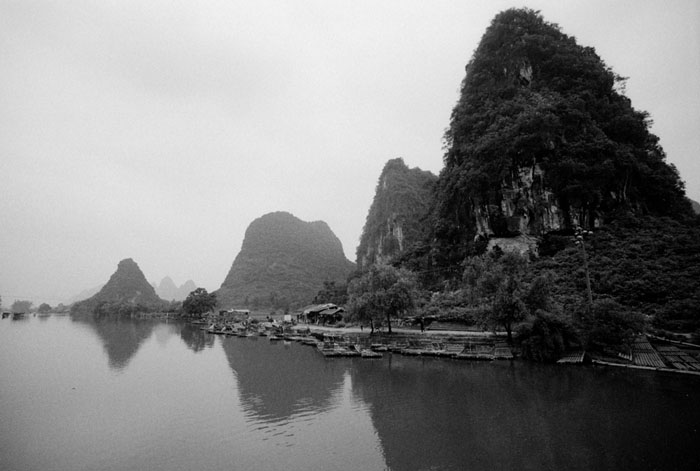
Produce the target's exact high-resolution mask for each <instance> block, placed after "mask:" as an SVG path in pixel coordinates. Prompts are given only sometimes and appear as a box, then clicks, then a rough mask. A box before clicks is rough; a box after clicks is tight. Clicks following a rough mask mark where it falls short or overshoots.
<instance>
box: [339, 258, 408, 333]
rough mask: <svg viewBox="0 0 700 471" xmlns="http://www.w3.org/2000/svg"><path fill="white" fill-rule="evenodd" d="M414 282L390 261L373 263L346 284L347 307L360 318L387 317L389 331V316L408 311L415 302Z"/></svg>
mask: <svg viewBox="0 0 700 471" xmlns="http://www.w3.org/2000/svg"><path fill="white" fill-rule="evenodd" d="M416 291H417V283H416V281H415V276H414V275H413V273H411V272H410V271H408V270H405V269H402V268H394V267H392V266H390V265H372V267H371V268H370V269H369V270H367V271H366V272H365V273H363V274H362V275H361V276H360V277H358V278H355V279H353V280H352V281H351V282H350V285H349V286H348V294H349V300H348V307H349V310H350V312H351V313H353V314H354V315H355V316H357V318H358V319H359V320H360V321H365V322H371V323H372V325H373V323H374V322H375V321H376V322H381V321H382V320H386V323H387V328H388V331H389V333H391V318H392V317H400V316H403V315H405V314H407V313H408V312H410V311H411V310H412V309H413V308H414V305H415V298H416Z"/></svg>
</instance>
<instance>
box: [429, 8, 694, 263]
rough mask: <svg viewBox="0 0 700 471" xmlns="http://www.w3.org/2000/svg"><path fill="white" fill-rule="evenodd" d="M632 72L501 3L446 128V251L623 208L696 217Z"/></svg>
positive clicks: (567, 225) (441, 191) (440, 203)
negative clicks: (638, 100)
mask: <svg viewBox="0 0 700 471" xmlns="http://www.w3.org/2000/svg"><path fill="white" fill-rule="evenodd" d="M624 81H625V79H624V78H622V77H620V76H618V75H617V74H616V73H615V72H613V71H612V69H611V68H609V67H608V66H607V65H606V64H605V63H604V62H603V61H602V60H601V59H600V57H599V56H598V55H597V54H596V52H595V50H594V49H593V48H590V47H585V46H580V45H578V44H577V43H576V40H575V39H574V38H573V37H570V36H567V35H566V34H564V33H563V32H562V31H560V29H559V28H558V27H557V26H556V25H553V24H550V23H547V22H545V21H544V19H543V18H542V17H541V16H540V15H539V13H537V12H534V11H532V10H529V9H511V10H507V11H505V12H502V13H500V14H498V15H497V16H496V17H495V18H494V20H493V21H492V23H491V25H490V26H489V28H488V29H487V30H486V32H485V34H484V36H483V37H482V40H481V42H480V44H479V46H478V48H477V49H476V51H475V53H474V56H473V57H472V59H471V61H470V62H469V63H468V65H467V67H466V76H465V78H464V80H463V82H462V88H461V96H460V98H459V101H458V103H457V105H456V106H455V108H454V110H453V111H452V116H451V119H450V125H449V129H448V130H447V132H446V136H445V137H446V148H447V152H446V154H445V156H444V168H443V170H442V172H441V174H440V179H439V183H438V191H437V193H436V205H437V208H438V211H437V214H436V217H437V221H436V223H435V225H436V228H437V229H436V234H435V235H436V238H437V240H438V241H440V243H441V244H440V247H439V249H440V250H439V252H440V255H441V256H443V257H446V258H447V259H449V260H451V261H458V260H461V259H462V258H463V257H464V255H466V254H467V253H469V251H470V249H471V248H472V246H473V244H474V240H475V236H478V235H482V236H485V237H489V236H496V237H511V236H515V235H519V234H530V235H533V236H540V235H542V234H545V233H548V232H551V231H557V230H568V229H571V228H572V227H573V226H577V225H580V226H583V227H585V228H593V227H597V226H600V225H601V224H604V223H605V221H606V220H607V219H608V218H609V217H610V215H611V214H613V213H615V212H616V211H617V210H620V209H624V210H626V211H631V212H632V213H633V214H637V215H653V216H671V217H673V218H676V219H677V218H687V217H688V216H689V214H691V213H690V211H691V210H690V204H689V201H688V200H687V199H686V198H685V197H684V196H685V195H684V187H683V183H682V182H681V180H680V178H679V175H678V173H677V171H676V169H675V168H674V167H673V166H672V165H669V164H667V163H666V161H665V155H664V151H663V149H662V148H661V147H660V145H659V139H658V138H657V137H656V136H654V135H653V134H651V133H650V132H649V125H650V120H649V117H648V115H647V114H646V113H645V112H642V111H638V110H635V109H634V108H633V106H632V103H631V101H630V100H629V98H627V97H626V96H625V95H624V92H623V90H624ZM477 241H478V238H477Z"/></svg>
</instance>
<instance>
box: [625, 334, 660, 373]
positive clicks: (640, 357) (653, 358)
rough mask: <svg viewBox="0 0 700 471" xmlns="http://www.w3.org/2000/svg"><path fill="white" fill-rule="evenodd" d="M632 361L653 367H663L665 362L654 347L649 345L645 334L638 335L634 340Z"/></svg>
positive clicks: (638, 364)
mask: <svg viewBox="0 0 700 471" xmlns="http://www.w3.org/2000/svg"><path fill="white" fill-rule="evenodd" d="M632 363H634V364H635V365H637V366H651V367H654V368H665V367H666V363H664V361H663V359H662V358H661V357H660V356H659V354H658V353H657V351H656V350H654V347H652V346H651V344H650V343H649V341H648V340H647V338H646V337H645V336H639V337H637V338H636V339H635V340H634V345H633V346H632Z"/></svg>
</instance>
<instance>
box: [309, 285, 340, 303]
mask: <svg viewBox="0 0 700 471" xmlns="http://www.w3.org/2000/svg"><path fill="white" fill-rule="evenodd" d="M313 302H314V304H327V303H333V304H337V305H339V306H342V305H344V304H346V303H347V302H348V287H347V285H346V284H344V283H343V284H336V282H335V281H324V282H323V288H322V289H321V290H319V292H318V293H317V294H316V296H315V297H314V301H313Z"/></svg>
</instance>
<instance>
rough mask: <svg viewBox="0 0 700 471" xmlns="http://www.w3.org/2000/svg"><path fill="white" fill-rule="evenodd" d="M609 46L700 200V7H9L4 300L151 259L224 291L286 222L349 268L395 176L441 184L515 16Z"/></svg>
mask: <svg viewBox="0 0 700 471" xmlns="http://www.w3.org/2000/svg"><path fill="white" fill-rule="evenodd" d="M522 6H529V7H531V8H533V9H536V10H540V11H541V13H542V14H543V16H544V18H545V19H546V20H547V21H550V22H553V23H557V24H559V26H560V27H561V28H562V30H563V31H564V32H565V33H567V34H569V35H572V36H575V37H576V38H577V40H578V42H579V44H582V45H585V46H592V47H594V48H595V49H596V50H597V52H598V54H599V55H600V56H601V57H602V58H603V60H604V61H605V62H606V63H607V64H608V65H609V66H611V67H612V68H613V70H614V71H615V72H617V73H619V74H620V75H623V76H627V77H629V81H628V83H627V95H628V96H629V97H630V98H631V99H632V103H633V105H634V107H635V108H637V109H639V110H645V111H648V112H649V113H650V114H651V116H652V118H653V121H654V126H653V128H652V131H653V132H654V133H655V134H657V135H658V136H659V137H660V138H661V144H662V146H663V147H664V149H665V151H666V154H667V155H668V161H669V162H671V163H673V164H674V165H676V167H677V168H678V169H679V171H680V173H681V176H682V178H683V180H685V182H686V188H687V192H688V195H689V196H690V197H691V198H693V199H695V200H699V201H700V159H699V156H700V113H699V112H698V110H700V30H699V27H700V2H697V1H696V0H663V1H662V0H653V1H650V0H647V1H640V0H630V1H611V0H606V1H592V0H587V1H562V0H550V1H544V0H543V1H529V2H520V3H517V2H515V3H514V2H512V1H507V2H504V1H493V0H488V1H486V0H484V1H473V0H470V1H466V0H458V1H420V2H410V1H406V0H401V1H394V2H389V1H387V2H382V1H379V0H371V1H357V0H352V1H342V2H341V1H329V0H319V1H297V2H293V1H279V2H268V1H260V0H255V1H231V0H221V1H198V2H184V1H172V0H168V1H153V0H150V1H143V0H135V1H129V0H114V1H71V0H65V1H58V2H56V1H31V0H18V1H12V0H0V65H1V66H0V221H1V223H0V296H2V298H3V304H4V305H5V306H8V305H9V304H10V303H11V302H12V300H13V299H14V298H21V299H29V300H32V301H34V302H35V304H37V303H39V302H41V301H47V302H49V303H50V304H52V305H53V304H56V303H58V302H60V301H63V300H65V299H67V298H70V297H71V296H73V295H75V294H77V293H79V292H80V291H82V290H84V289H87V288H92V287H95V286H98V285H100V284H102V283H104V282H106V281H107V279H108V278H109V276H110V275H111V274H112V273H113V272H114V271H115V269H116V267H117V263H118V262H119V260H121V259H123V258H127V257H131V258H133V259H134V260H135V261H136V262H137V263H138V264H139V266H140V267H141V270H142V271H143V272H144V274H145V275H146V277H147V278H148V279H149V280H150V281H156V282H158V281H160V280H161V279H162V278H163V277H164V276H166V275H168V276H170V277H172V278H173V280H174V281H175V283H176V284H178V285H180V284H182V283H184V282H185V281H186V280H187V279H193V280H194V281H195V282H196V283H197V284H198V285H199V286H203V287H205V288H207V289H208V290H214V289H217V288H218V287H219V286H220V285H221V283H222V281H223V280H224V277H225V276H226V274H227V272H228V270H229V268H230V267H231V264H232V262H233V260H234V258H235V257H236V254H237V253H238V251H239V250H240V248H241V243H242V241H243V236H244V232H245V229H246V228H247V226H248V225H249V224H250V223H251V221H253V220H254V219H255V218H257V217H260V216H261V215H263V214H265V213H267V212H270V211H278V210H282V211H289V212H291V213H292V214H294V215H295V216H297V217H299V218H300V219H302V220H305V221H314V220H323V221H326V222H327V223H328V225H329V226H330V227H331V229H332V230H333V231H334V232H335V234H336V235H337V236H338V237H339V238H340V240H341V242H342V244H343V248H344V250H345V253H346V255H347V257H348V258H349V259H350V260H353V261H354V260H355V248H356V247H357V245H358V242H359V237H360V233H361V231H362V227H363V225H364V222H365V218H366V216H367V212H368V210H369V206H370V204H371V202H372V198H373V196H374V190H375V186H376V183H377V179H378V177H379V173H380V172H381V170H382V167H383V166H384V164H385V163H386V161H387V160H389V159H392V158H395V157H403V158H404V160H405V162H406V164H407V165H409V166H410V167H420V168H422V169H426V170H430V171H432V172H434V173H438V172H439V171H440V169H441V168H442V155H443V150H442V144H443V143H442V136H443V133H444V130H445V128H446V127H447V126H448V124H449V118H450V112H451V110H452V108H453V106H454V105H455V103H456V101H457V98H458V95H459V86H460V82H461V81H462V79H463V78H464V74H465V72H464V66H465V65H466V64H467V62H468V61H469V59H470V58H471V56H472V53H473V51H474V49H475V48H476V46H477V45H478V42H479V40H480V39H481V36H482V35H483V33H484V31H485V30H486V28H487V26H488V25H489V23H490V21H491V20H492V18H493V17H494V16H495V15H496V14H497V13H498V12H499V11H502V10H504V9H507V8H510V7H522Z"/></svg>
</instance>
